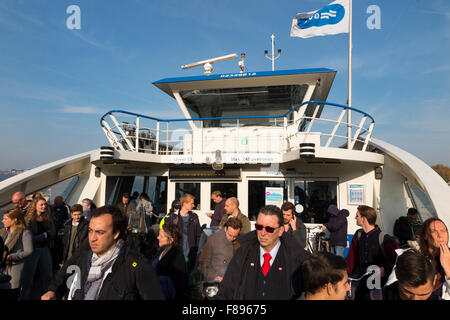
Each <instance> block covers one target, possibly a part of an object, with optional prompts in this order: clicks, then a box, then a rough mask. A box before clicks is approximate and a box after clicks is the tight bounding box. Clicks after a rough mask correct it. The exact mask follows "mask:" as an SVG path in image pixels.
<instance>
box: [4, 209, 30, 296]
mask: <svg viewBox="0 0 450 320" xmlns="http://www.w3.org/2000/svg"><path fill="white" fill-rule="evenodd" d="M2 222H3V226H4V228H3V229H1V230H0V237H1V238H2V239H3V241H4V243H5V246H6V247H7V248H8V252H7V253H6V267H5V270H4V272H5V273H6V274H7V275H9V276H11V280H10V281H9V289H10V292H11V294H10V295H9V297H8V298H9V299H11V300H17V299H18V298H19V294H20V288H21V285H22V283H21V282H22V273H23V272H22V271H23V267H24V262H25V258H27V257H28V256H30V255H31V254H32V253H33V240H32V236H31V232H30V231H28V230H26V226H25V220H24V218H23V214H22V210H20V209H18V208H14V209H11V210H9V211H7V212H6V213H4V214H3V221H2ZM1 258H3V257H1Z"/></svg>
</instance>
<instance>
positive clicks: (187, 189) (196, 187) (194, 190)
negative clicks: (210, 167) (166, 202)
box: [175, 182, 201, 210]
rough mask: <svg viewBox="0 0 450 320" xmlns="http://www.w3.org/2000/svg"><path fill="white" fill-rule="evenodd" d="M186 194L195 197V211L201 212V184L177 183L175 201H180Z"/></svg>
mask: <svg viewBox="0 0 450 320" xmlns="http://www.w3.org/2000/svg"><path fill="white" fill-rule="evenodd" d="M185 193H189V194H192V195H193V196H194V197H195V199H194V210H201V207H200V182H196V183H184V182H177V183H176V184H175V199H177V200H180V198H181V196H182V195H183V194H185Z"/></svg>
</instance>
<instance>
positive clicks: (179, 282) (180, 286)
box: [156, 246, 188, 300]
mask: <svg viewBox="0 0 450 320" xmlns="http://www.w3.org/2000/svg"><path fill="white" fill-rule="evenodd" d="M159 254H160V253H158V258H159ZM156 273H157V275H158V276H166V277H169V278H170V279H171V280H172V282H173V285H174V287H175V299H177V300H178V299H184V298H185V297H186V290H187V287H188V276H187V266H186V260H185V259H184V256H183V249H182V248H181V247H180V246H175V247H172V248H171V249H170V250H169V251H167V253H166V254H165V255H164V256H163V257H162V259H161V260H159V261H158V263H157V264H156Z"/></svg>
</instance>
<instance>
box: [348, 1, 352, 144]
mask: <svg viewBox="0 0 450 320" xmlns="http://www.w3.org/2000/svg"><path fill="white" fill-rule="evenodd" d="M348 14H349V17H348V18H349V24H348V100H347V105H348V106H349V107H351V106H352V0H349V10H348ZM351 138H352V111H351V110H347V149H349V148H350V143H351Z"/></svg>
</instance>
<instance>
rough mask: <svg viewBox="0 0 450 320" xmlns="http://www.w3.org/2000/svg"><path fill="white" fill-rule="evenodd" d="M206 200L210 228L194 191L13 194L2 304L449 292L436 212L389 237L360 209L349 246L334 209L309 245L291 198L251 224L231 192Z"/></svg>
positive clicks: (4, 238) (425, 296) (399, 223)
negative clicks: (108, 196)
mask: <svg viewBox="0 0 450 320" xmlns="http://www.w3.org/2000/svg"><path fill="white" fill-rule="evenodd" d="M211 199H212V201H213V202H214V203H215V207H214V212H210V213H208V214H207V215H208V217H209V218H210V219H211V221H210V225H209V227H208V228H207V227H206V225H203V226H200V222H199V217H198V215H197V214H196V213H195V212H193V209H194V200H195V197H194V196H193V195H191V194H184V195H183V196H181V198H180V199H179V200H175V201H173V202H172V204H171V207H170V210H168V212H166V211H167V210H166V208H165V207H158V208H157V207H156V206H155V205H154V204H153V203H152V202H151V201H150V199H149V197H148V196H147V195H146V194H145V193H143V194H141V195H140V196H139V194H137V193H135V194H133V196H130V194H128V193H125V194H123V196H122V199H121V201H120V202H119V203H118V204H116V205H114V206H113V205H106V206H102V207H98V208H97V207H96V206H95V204H94V202H93V201H92V200H91V199H84V200H83V201H82V202H81V204H73V205H72V206H70V207H69V205H67V204H66V203H65V202H64V199H63V198H62V197H61V196H58V197H56V198H55V199H54V200H53V204H51V205H50V204H49V203H48V200H47V198H45V197H43V195H42V194H41V193H40V192H38V193H36V194H34V195H33V196H32V199H30V200H28V199H27V198H26V197H25V195H24V194H23V193H22V192H16V193H14V195H13V196H12V199H11V201H12V203H13V204H14V208H12V209H10V210H8V211H6V212H4V214H3V220H2V223H3V228H2V229H0V253H1V256H0V299H2V300H5V299H7V300H36V299H42V300H138V299H145V300H198V299H213V300H214V299H225V300H291V299H294V300H349V299H353V300H449V299H450V252H449V247H448V229H447V226H446V225H445V223H444V222H443V221H442V220H441V219H438V218H429V219H427V220H425V221H421V219H420V214H419V212H418V211H417V210H416V209H414V208H410V209H408V211H407V213H406V216H402V217H400V218H398V219H397V220H396V222H395V226H394V229H393V230H392V233H391V234H392V235H391V234H390V232H387V231H386V230H381V229H380V228H379V227H378V226H377V225H376V221H377V212H376V210H374V209H373V208H371V207H369V206H365V205H360V206H358V208H357V212H356V215H355V217H354V218H355V219H356V224H357V225H358V226H359V227H360V229H358V230H357V231H356V232H355V234H354V236H353V238H352V239H351V242H350V245H349V246H348V245H347V231H348V230H347V225H348V218H349V211H348V210H346V209H342V210H339V209H338V208H337V207H336V206H335V205H330V206H329V207H328V210H327V211H328V214H329V219H328V222H327V223H324V224H323V225H321V226H320V228H321V229H322V230H323V231H325V230H327V231H328V234H329V239H328V241H329V242H330V243H329V244H330V247H329V248H330V250H323V251H321V252H315V250H305V248H311V246H308V245H309V243H308V241H309V239H307V232H306V229H307V228H306V226H305V224H304V223H303V222H302V221H301V217H300V215H299V214H297V213H296V211H295V206H294V204H292V203H290V202H285V203H284V204H283V205H282V206H281V208H279V207H277V206H274V205H266V206H263V207H262V208H260V209H259V211H258V214H257V218H256V222H255V224H254V230H253V231H252V230H251V229H252V228H251V223H250V221H249V219H248V218H247V216H246V215H245V214H243V213H242V212H241V210H240V209H239V200H238V199H237V198H235V197H230V198H225V197H224V196H223V195H222V193H221V192H220V191H214V192H213V193H212V195H211ZM347 247H348V249H347V250H346V248H347ZM346 251H347V252H346ZM68 279H71V281H68Z"/></svg>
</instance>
